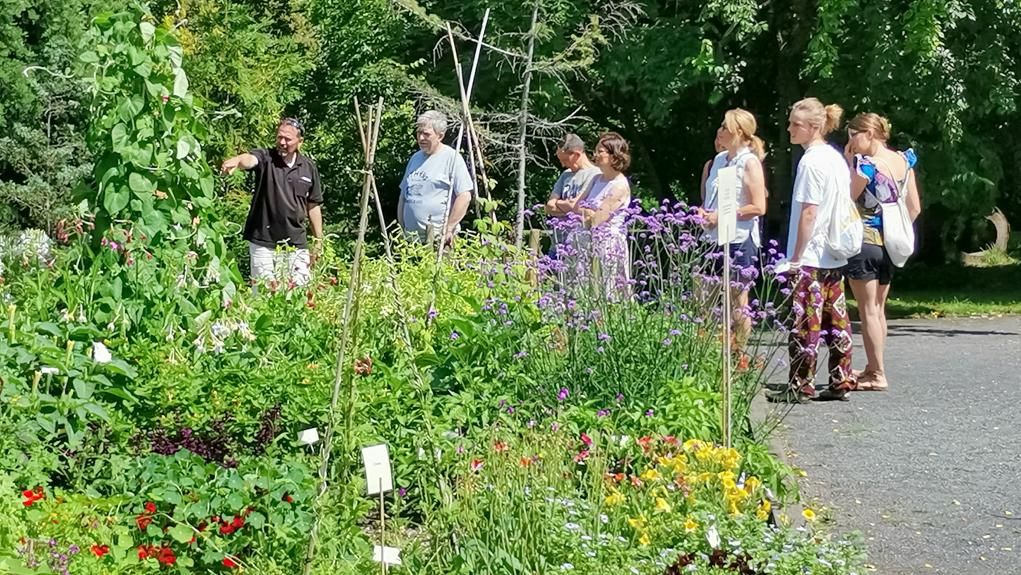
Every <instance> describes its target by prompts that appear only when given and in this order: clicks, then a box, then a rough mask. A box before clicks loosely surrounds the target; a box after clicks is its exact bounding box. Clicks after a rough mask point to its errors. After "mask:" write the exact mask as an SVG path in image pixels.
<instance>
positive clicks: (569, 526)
mask: <svg viewBox="0 0 1021 575" xmlns="http://www.w3.org/2000/svg"><path fill="white" fill-rule="evenodd" d="M564 529H567V530H568V531H577V530H579V529H581V525H578V524H577V523H571V522H568V523H565V524H564Z"/></svg>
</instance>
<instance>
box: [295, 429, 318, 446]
mask: <svg viewBox="0 0 1021 575" xmlns="http://www.w3.org/2000/svg"><path fill="white" fill-rule="evenodd" d="M318 442H319V430H318V429H316V428H314V427H310V428H309V429H306V430H304V431H299V432H298V443H300V444H302V445H315V444H316V443H318Z"/></svg>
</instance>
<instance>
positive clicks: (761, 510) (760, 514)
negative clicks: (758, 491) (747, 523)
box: [755, 499, 773, 521]
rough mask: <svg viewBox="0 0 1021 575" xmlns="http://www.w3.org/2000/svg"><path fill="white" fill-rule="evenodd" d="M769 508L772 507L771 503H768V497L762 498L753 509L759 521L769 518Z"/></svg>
mask: <svg viewBox="0 0 1021 575" xmlns="http://www.w3.org/2000/svg"><path fill="white" fill-rule="evenodd" d="M771 509H773V504H772V503H770V502H769V500H768V499H763V500H762V503H760V504H759V507H758V508H757V509H756V510H755V518H756V519H758V520H759V521H765V520H766V519H769V511H770V510H771Z"/></svg>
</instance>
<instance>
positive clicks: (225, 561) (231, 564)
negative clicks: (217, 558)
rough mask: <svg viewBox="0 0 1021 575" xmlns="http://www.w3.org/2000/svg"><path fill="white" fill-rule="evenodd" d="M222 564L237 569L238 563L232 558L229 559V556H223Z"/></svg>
mask: <svg viewBox="0 0 1021 575" xmlns="http://www.w3.org/2000/svg"><path fill="white" fill-rule="evenodd" d="M223 566H224V567H226V568H228V569H237V567H238V564H237V563H235V562H234V560H233V559H231V558H230V557H224V558H223Z"/></svg>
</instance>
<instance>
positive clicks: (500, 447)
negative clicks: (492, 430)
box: [493, 441, 510, 453]
mask: <svg viewBox="0 0 1021 575" xmlns="http://www.w3.org/2000/svg"><path fill="white" fill-rule="evenodd" d="M508 449H510V446H509V445H507V444H506V443H505V442H503V441H497V442H496V443H494V444H493V451H495V452H497V453H503V452H504V451H507V450H508Z"/></svg>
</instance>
